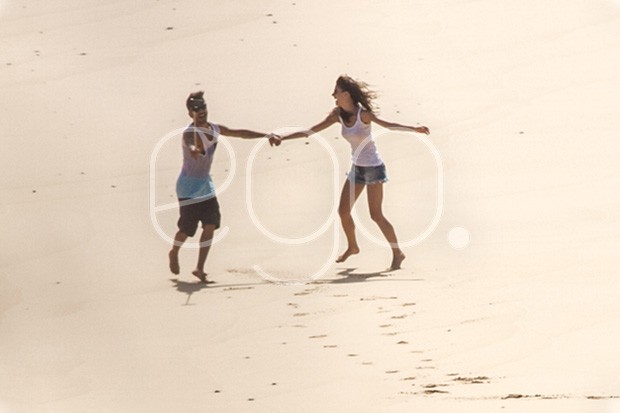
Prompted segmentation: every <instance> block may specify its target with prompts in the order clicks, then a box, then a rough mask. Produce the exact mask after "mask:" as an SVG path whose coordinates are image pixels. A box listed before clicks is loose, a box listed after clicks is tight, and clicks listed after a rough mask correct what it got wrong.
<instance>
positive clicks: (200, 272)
mask: <svg viewBox="0 0 620 413" xmlns="http://www.w3.org/2000/svg"><path fill="white" fill-rule="evenodd" d="M214 232H215V225H205V226H204V227H203V228H202V235H201V236H200V249H199V250H198V264H197V265H196V269H195V270H194V271H192V274H193V275H194V276H195V277H196V278H198V279H199V280H200V281H202V282H206V281H207V273H205V271H204V267H205V262H206V261H207V256H208V255H209V250H210V249H211V242H213V234H214Z"/></svg>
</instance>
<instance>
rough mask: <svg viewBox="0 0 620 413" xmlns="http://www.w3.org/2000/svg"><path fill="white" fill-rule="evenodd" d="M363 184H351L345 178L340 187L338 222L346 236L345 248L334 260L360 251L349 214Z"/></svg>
mask: <svg viewBox="0 0 620 413" xmlns="http://www.w3.org/2000/svg"><path fill="white" fill-rule="evenodd" d="M364 187H365V185H363V184H352V183H351V181H349V180H347V181H345V183H344V186H343V187H342V193H341V194H340V205H338V215H340V222H341V223H342V229H343V230H344V234H345V236H346V237H347V250H346V251H345V252H344V253H343V254H342V255H341V256H339V257H338V259H336V262H344V261H346V259H347V258H349V257H350V256H351V255H354V254H357V253H359V252H360V249H359V246H358V245H357V239H356V238H355V223H354V222H353V217H352V216H351V210H352V209H353V205H354V204H355V201H357V198H359V196H360V194H361V193H362V191H363V190H364Z"/></svg>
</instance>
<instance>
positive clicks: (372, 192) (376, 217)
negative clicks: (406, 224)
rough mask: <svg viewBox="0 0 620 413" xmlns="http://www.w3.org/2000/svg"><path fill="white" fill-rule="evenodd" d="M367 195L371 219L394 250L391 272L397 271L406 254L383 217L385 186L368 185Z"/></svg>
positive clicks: (392, 228)
mask: <svg viewBox="0 0 620 413" xmlns="http://www.w3.org/2000/svg"><path fill="white" fill-rule="evenodd" d="M367 194H368V208H369V210H370V218H372V220H373V221H375V222H376V223H377V225H378V226H379V229H380V230H381V232H382V233H383V236H384V237H385V239H386V240H387V241H388V242H389V243H390V247H391V248H392V264H391V265H390V270H397V269H399V268H400V264H401V263H402V262H403V260H404V259H405V254H404V253H403V252H402V251H401V249H400V247H399V246H398V239H397V238H396V232H395V231H394V227H393V226H392V224H391V223H390V221H388V220H387V218H386V217H385V216H384V215H383V210H382V208H381V205H382V204H383V184H382V183H378V184H373V185H368V188H367Z"/></svg>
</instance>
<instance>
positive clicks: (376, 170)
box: [347, 164, 388, 185]
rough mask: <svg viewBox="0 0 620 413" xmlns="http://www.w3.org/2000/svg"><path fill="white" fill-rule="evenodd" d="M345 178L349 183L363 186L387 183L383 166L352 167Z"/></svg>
mask: <svg viewBox="0 0 620 413" xmlns="http://www.w3.org/2000/svg"><path fill="white" fill-rule="evenodd" d="M347 177H348V179H349V181H351V182H353V183H356V184H363V185H372V184H379V183H384V182H387V181H388V178H387V174H386V172H385V165H384V164H381V165H379V166H357V165H352V166H351V170H350V171H349V174H348V175H347Z"/></svg>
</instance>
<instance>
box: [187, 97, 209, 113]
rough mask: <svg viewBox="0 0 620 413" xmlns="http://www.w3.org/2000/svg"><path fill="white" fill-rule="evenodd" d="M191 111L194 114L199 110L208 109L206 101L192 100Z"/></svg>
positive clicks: (190, 103)
mask: <svg viewBox="0 0 620 413" xmlns="http://www.w3.org/2000/svg"><path fill="white" fill-rule="evenodd" d="M188 106H189V108H190V110H192V111H193V112H198V111H199V110H203V109H206V108H207V104H206V103H205V101H204V100H199V99H196V100H194V99H192V100H190V102H189V104H188Z"/></svg>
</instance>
